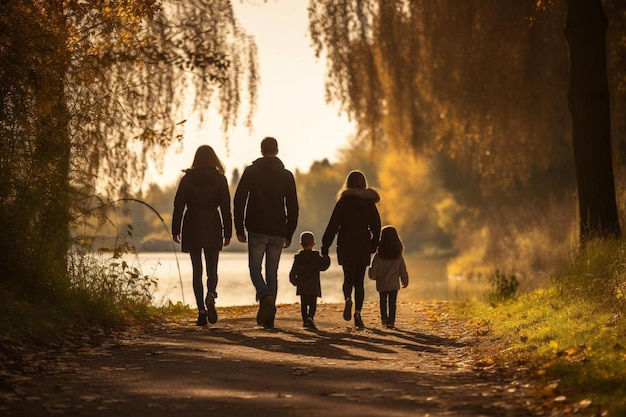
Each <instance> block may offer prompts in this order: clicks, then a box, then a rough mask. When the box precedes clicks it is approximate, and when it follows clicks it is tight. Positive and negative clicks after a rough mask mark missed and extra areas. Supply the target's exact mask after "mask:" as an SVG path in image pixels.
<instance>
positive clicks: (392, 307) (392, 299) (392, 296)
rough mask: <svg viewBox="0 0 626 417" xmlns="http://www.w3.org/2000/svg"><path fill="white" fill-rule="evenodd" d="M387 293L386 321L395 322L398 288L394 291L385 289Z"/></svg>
mask: <svg viewBox="0 0 626 417" xmlns="http://www.w3.org/2000/svg"><path fill="white" fill-rule="evenodd" d="M387 293H388V294H389V318H388V319H387V322H388V323H392V324H393V323H395V322H396V301H397V300H398V290H395V291H387Z"/></svg>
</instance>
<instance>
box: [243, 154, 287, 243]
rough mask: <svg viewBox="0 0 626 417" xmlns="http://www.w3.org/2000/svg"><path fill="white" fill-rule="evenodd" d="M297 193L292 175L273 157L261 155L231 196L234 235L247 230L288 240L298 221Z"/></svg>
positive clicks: (248, 169)
mask: <svg viewBox="0 0 626 417" xmlns="http://www.w3.org/2000/svg"><path fill="white" fill-rule="evenodd" d="M298 211H299V207H298V196H297V193H296V182H295V180H294V178H293V174H292V173H291V172H289V171H288V170H287V169H285V166H284V165H283V163H282V161H281V160H280V159H278V158H277V157H275V156H264V157H262V158H259V159H257V160H256V161H254V162H253V163H252V165H250V166H249V167H247V168H246V169H245V170H244V172H243V174H242V175H241V179H240V180H239V185H238V186H237V191H235V197H234V216H235V230H236V232H237V236H241V235H243V234H244V227H245V229H246V230H248V232H252V233H260V234H264V235H270V236H278V237H282V238H285V239H287V240H289V241H291V238H292V237H293V234H294V232H295V230H296V225H297V224H298Z"/></svg>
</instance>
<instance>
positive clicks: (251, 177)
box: [234, 137, 299, 328]
mask: <svg viewBox="0 0 626 417" xmlns="http://www.w3.org/2000/svg"><path fill="white" fill-rule="evenodd" d="M277 154H278V142H277V141H276V139H274V138H273V137H266V138H264V139H263V140H262V141H261V155H263V156H262V157H261V158H259V159H257V160H255V161H254V162H253V163H252V165H250V166H249V167H247V168H246V169H245V170H244V171H243V174H242V175H241V179H240V180H239V185H238V186H237V190H236V191H235V197H234V216H235V230H236V233H237V239H238V240H239V241H240V242H247V243H248V266H249V268H250V278H251V280H252V284H254V288H255V289H256V299H257V300H258V301H259V311H258V313H257V317H256V320H257V324H259V325H262V326H264V327H265V328H273V327H274V318H275V316H276V305H275V301H276V294H277V292H278V263H279V261H280V255H281V253H282V250H283V248H288V247H289V246H290V245H291V239H292V237H293V234H294V232H295V230H296V225H297V224H298V211H299V208H298V196H297V193H296V182H295V180H294V177H293V174H292V173H291V172H290V171H288V170H287V169H285V165H284V164H283V163H282V161H281V160H280V159H278V157H277V156H276V155H277ZM245 230H247V232H248V236H247V239H246V232H245ZM263 257H265V278H263V274H262V273H261V265H262V263H263Z"/></svg>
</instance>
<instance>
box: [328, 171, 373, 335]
mask: <svg viewBox="0 0 626 417" xmlns="http://www.w3.org/2000/svg"><path fill="white" fill-rule="evenodd" d="M379 201H380V196H379V195H378V192H376V190H374V189H372V188H368V187H367V181H366V179H365V175H364V174H363V173H362V172H361V171H352V172H350V173H349V174H348V177H347V178H346V182H345V184H344V186H343V188H342V189H341V190H340V191H339V198H338V200H337V203H336V204H335V208H334V209H333V213H332V215H331V217H330V220H329V222H328V226H327V227H326V231H325V233H324V236H323V237H322V255H328V249H329V247H330V245H332V243H333V240H334V239H335V235H337V261H338V263H339V265H341V266H342V268H343V277H344V278H343V295H344V298H345V307H344V311H343V318H344V320H346V321H350V320H351V319H352V317H353V316H352V292H353V290H354V325H355V326H356V327H357V328H363V320H362V318H361V309H362V308H363V300H364V299H365V289H364V287H363V282H364V279H365V271H366V269H367V267H368V266H369V264H370V261H371V255H372V253H374V252H376V249H377V247H378V238H379V236H380V215H379V214H378V209H377V208H376V204H377V203H378V202H379Z"/></svg>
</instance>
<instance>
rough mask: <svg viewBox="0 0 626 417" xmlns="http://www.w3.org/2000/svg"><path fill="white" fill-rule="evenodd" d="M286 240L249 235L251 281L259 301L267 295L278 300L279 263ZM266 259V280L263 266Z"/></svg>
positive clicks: (261, 235)
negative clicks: (262, 270) (262, 269)
mask: <svg viewBox="0 0 626 417" xmlns="http://www.w3.org/2000/svg"><path fill="white" fill-rule="evenodd" d="M284 242H285V239H284V238H282V237H278V236H269V235H263V234H260V233H248V267H249V268H250V279H251V280H252V284H253V285H254V288H255V289H256V299H257V301H258V300H260V299H261V298H263V297H264V296H266V295H268V294H269V295H271V296H272V297H274V300H276V294H277V293H278V262H279V261H280V254H281V253H282V251H283V244H284ZM263 257H265V279H263V274H262V273H261V265H262V263H263Z"/></svg>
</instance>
